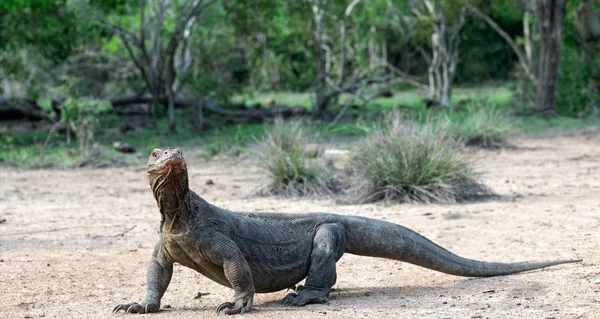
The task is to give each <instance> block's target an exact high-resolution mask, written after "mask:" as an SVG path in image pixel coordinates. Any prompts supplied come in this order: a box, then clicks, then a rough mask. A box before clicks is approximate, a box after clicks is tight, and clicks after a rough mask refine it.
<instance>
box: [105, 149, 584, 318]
mask: <svg viewBox="0 0 600 319" xmlns="http://www.w3.org/2000/svg"><path fill="white" fill-rule="evenodd" d="M147 174H148V179H149V181H150V186H151V188H152V191H153V193H154V198H156V201H157V203H158V208H159V210H160V213H161V225H160V231H161V235H160V239H159V241H158V243H157V244H156V247H155V248H154V252H153V254H152V259H151V261H150V265H149V266H148V271H147V283H148V286H147V293H146V298H144V300H143V301H141V302H139V303H137V302H133V303H127V304H120V305H117V306H116V307H115V308H114V309H113V311H114V312H118V311H119V310H125V311H126V312H128V313H149V312H157V311H158V310H159V308H160V300H161V298H162V296H163V294H164V293H165V291H166V290H167V286H168V285H169V281H170V280H171V275H172V274H173V263H175V262H177V263H180V264H182V265H184V266H186V267H189V268H191V269H194V270H196V271H197V272H199V273H201V274H203V275H204V276H206V277H208V278H210V279H211V280H213V281H215V282H217V283H219V284H221V285H224V286H227V287H230V288H233V290H234V291H235V294H234V296H233V302H225V303H223V304H221V305H220V306H219V307H218V308H217V313H218V312H220V311H222V310H225V313H226V314H237V313H244V312H247V311H250V310H251V309H252V302H253V298H254V293H266V292H274V291H278V290H283V289H286V288H290V287H295V285H296V284H297V283H298V282H300V281H301V280H303V279H304V278H306V283H305V285H304V287H303V288H302V289H301V290H300V289H298V290H297V291H296V292H295V293H290V294H288V295H287V296H286V297H285V298H284V299H283V303H284V304H287V305H292V306H303V305H305V304H309V303H324V302H326V301H327V297H328V295H329V292H330V291H331V287H332V286H333V285H334V283H335V281H336V266H335V264H336V261H337V260H339V259H340V257H342V255H343V254H344V253H351V254H355V255H364V256H372V257H382V258H389V259H395V260H399V261H404V262H408V263H412V264H415V265H419V266H422V267H426V268H429V269H433V270H437V271H440V272H444V273H447V274H452V275H457V276H467V277H489V276H498V275H508V274H512V273H517V272H521V271H526V270H532V269H538V268H543V267H549V266H553V265H558V264H563V263H571V262H577V261H580V260H557V261H547V262H532V263H527V262H524V263H495V262H481V261H476V260H471V259H466V258H462V257H459V256H457V255H455V254H453V253H451V252H449V251H447V250H446V249H444V248H442V247H440V246H438V245H437V244H435V243H433V242H432V241H430V240H428V239H427V238H425V237H423V236H421V235H419V234H418V233H416V232H414V231H412V230H410V229H407V228H405V227H402V226H400V225H396V224H392V223H388V222H384V221H380V220H375V219H370V218H364V217H358V216H344V215H335V214H325V213H305V214H275V213H273V214H271V213H238V212H232V211H229V210H226V209H222V208H219V207H216V206H213V205H211V204H209V203H208V202H206V201H205V200H204V199H202V198H201V197H200V196H198V195H197V194H196V193H194V192H193V191H191V190H190V189H189V187H188V174H187V167H186V163H185V161H184V159H183V156H182V154H181V150H180V149H176V148H167V149H162V150H160V149H156V150H154V151H153V152H152V154H151V155H150V158H149V162H148V167H147Z"/></svg>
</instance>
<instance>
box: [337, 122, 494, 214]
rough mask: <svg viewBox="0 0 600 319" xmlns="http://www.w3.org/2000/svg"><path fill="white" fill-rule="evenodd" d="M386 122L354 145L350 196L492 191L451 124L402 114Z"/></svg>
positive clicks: (411, 197)
mask: <svg viewBox="0 0 600 319" xmlns="http://www.w3.org/2000/svg"><path fill="white" fill-rule="evenodd" d="M388 124H389V125H387V126H380V127H376V128H374V129H373V131H372V132H371V134H370V135H369V136H368V137H367V138H366V139H365V140H364V142H363V143H362V144H361V145H360V146H359V147H357V148H356V149H354V150H353V151H352V153H351V161H350V170H351V174H352V176H351V182H350V188H349V190H348V194H347V195H348V196H347V198H348V201H349V202H352V203H366V202H374V201H381V200H383V201H388V202H424V203H448V202H457V201H464V200H468V199H471V198H473V197H475V196H477V195H484V194H489V191H488V190H487V188H486V187H485V186H483V185H482V184H480V183H479V182H477V181H476V174H475V173H474V171H473V169H472V168H471V163H470V162H469V161H467V160H466V158H465V156H464V152H463V149H462V146H461V145H462V144H461V143H460V142H458V141H457V140H455V139H454V138H453V135H452V133H451V131H450V130H449V129H448V128H447V127H445V126H440V125H436V124H435V123H433V122H431V121H429V122H427V123H425V124H422V125H419V124H418V123H416V122H412V121H406V120H403V119H401V118H400V117H399V116H394V117H392V118H391V119H390V120H389V121H388Z"/></svg>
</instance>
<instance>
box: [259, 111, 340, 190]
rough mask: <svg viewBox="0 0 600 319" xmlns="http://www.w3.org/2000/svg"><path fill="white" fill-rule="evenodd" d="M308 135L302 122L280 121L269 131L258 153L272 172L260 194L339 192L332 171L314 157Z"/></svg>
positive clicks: (269, 173)
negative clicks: (310, 151) (307, 147)
mask: <svg viewBox="0 0 600 319" xmlns="http://www.w3.org/2000/svg"><path fill="white" fill-rule="evenodd" d="M307 141H308V138H307V136H306V135H305V133H304V130H303V129H302V126H301V124H300V123H298V122H296V123H285V122H283V121H277V122H276V123H275V126H274V127H273V129H272V130H271V131H269V132H266V133H265V136H264V137H263V138H262V140H261V145H260V146H259V149H258V151H257V152H256V157H257V159H258V161H259V164H260V165H261V166H262V167H263V168H264V169H265V171H266V172H267V173H268V177H267V181H266V183H265V185H261V186H260V187H259V189H258V190H257V193H258V194H260V195H283V196H288V197H290V196H319V195H328V196H329V195H332V194H334V193H336V192H338V191H339V185H338V183H337V182H336V180H335V179H334V178H333V174H332V170H331V168H330V167H328V166H327V165H326V164H325V163H324V162H323V161H322V159H320V158H314V159H312V158H310V157H311V156H310V154H309V152H307V149H306V144H307Z"/></svg>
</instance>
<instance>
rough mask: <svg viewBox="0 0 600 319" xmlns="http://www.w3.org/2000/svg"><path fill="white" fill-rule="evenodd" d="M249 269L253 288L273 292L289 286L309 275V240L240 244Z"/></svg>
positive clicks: (310, 242) (310, 249) (310, 247)
mask: <svg viewBox="0 0 600 319" xmlns="http://www.w3.org/2000/svg"><path fill="white" fill-rule="evenodd" d="M239 246H240V250H241V251H242V253H243V255H244V257H245V259H246V261H247V262H248V266H249V267H250V270H251V271H252V281H253V283H254V289H255V290H256V292H259V293H263V292H274V291H279V290H283V289H287V288H290V287H292V286H294V285H295V284H297V283H298V282H300V281H302V280H303V279H304V278H306V276H307V275H308V268H309V266H310V254H311V252H312V240H310V241H309V240H306V241H305V242H302V241H301V242H296V243H294V244H293V245H269V244H257V243H254V244H250V245H249V244H248V243H246V244H242V245H239Z"/></svg>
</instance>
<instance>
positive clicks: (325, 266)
mask: <svg viewBox="0 0 600 319" xmlns="http://www.w3.org/2000/svg"><path fill="white" fill-rule="evenodd" d="M345 247H346V237H345V230H344V226H342V225H341V224H334V223H331V224H323V225H321V226H319V227H318V228H317V231H316V233H315V238H314V239H313V250H312V253H311V256H310V258H311V263H310V268H309V270H308V276H307V277H306V284H305V285H304V286H303V287H302V289H300V290H297V291H296V293H290V294H288V295H287V296H286V297H285V298H283V300H282V302H283V304H285V305H290V306H304V305H306V304H311V303H326V302H327V296H329V292H330V291H331V287H332V286H333V285H334V284H335V281H336V271H335V269H336V267H335V263H336V262H337V261H338V260H339V259H340V258H341V257H342V255H343V254H344V249H345Z"/></svg>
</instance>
